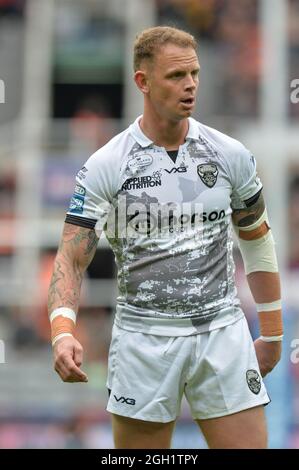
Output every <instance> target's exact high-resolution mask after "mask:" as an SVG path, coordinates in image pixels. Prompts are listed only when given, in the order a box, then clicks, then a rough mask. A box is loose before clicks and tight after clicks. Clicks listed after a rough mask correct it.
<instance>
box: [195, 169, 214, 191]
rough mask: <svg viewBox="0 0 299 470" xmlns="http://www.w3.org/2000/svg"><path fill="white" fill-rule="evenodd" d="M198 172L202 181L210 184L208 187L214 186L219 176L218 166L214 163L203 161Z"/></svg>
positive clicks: (207, 184)
mask: <svg viewBox="0 0 299 470" xmlns="http://www.w3.org/2000/svg"><path fill="white" fill-rule="evenodd" d="M197 173H198V176H199V177H200V179H201V181H202V182H203V183H204V184H205V185H206V186H208V188H212V187H213V186H214V185H215V183H216V181H217V176H218V168H217V166H216V165H215V164H214V163H202V164H201V165H197Z"/></svg>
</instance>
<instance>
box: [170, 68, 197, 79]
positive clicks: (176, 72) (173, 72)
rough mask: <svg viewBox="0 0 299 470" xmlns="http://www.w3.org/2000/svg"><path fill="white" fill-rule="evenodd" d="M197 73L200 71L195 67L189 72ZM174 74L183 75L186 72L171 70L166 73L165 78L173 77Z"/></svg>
mask: <svg viewBox="0 0 299 470" xmlns="http://www.w3.org/2000/svg"><path fill="white" fill-rule="evenodd" d="M199 71H200V67H196V68H194V69H193V70H191V73H194V72H197V73H199ZM175 74H180V75H185V74H186V70H183V69H179V68H178V69H173V70H171V71H170V72H168V73H167V74H166V77H170V76H171V75H175Z"/></svg>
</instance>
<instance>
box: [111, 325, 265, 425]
mask: <svg viewBox="0 0 299 470" xmlns="http://www.w3.org/2000/svg"><path fill="white" fill-rule="evenodd" d="M107 387H108V389H109V390H110V391H111V392H110V396H109V401H108V405H107V410H108V411H110V412H111V413H115V414H117V415H121V416H128V417H130V418H134V419H140V420H144V421H156V422H161V423H167V422H169V421H173V420H175V419H176V418H177V417H178V416H179V414H180V407H181V401H182V397H183V394H185V396H186V399H187V401H188V402H189V405H190V408H191V414H192V417H193V418H194V419H208V418H216V417H219V416H225V415H229V414H232V413H236V412H238V411H241V410H245V409H248V408H252V407H254V406H258V405H264V404H267V403H269V401H270V399H269V397H268V394H267V391H266V388H265V385H264V383H263V380H262V378H261V375H260V370H259V366H258V362H257V358H256V354H255V349H254V345H253V341H252V338H251V335H250V332H249V329H248V325H247V321H246V319H245V318H242V319H240V320H238V321H237V322H235V323H233V324H231V325H228V326H225V327H223V328H220V329H217V330H213V331H210V332H207V333H201V334H198V335H192V336H177V337H176V336H173V337H168V336H155V335H148V334H144V333H138V332H132V331H127V330H123V329H120V328H119V327H117V326H116V325H114V327H113V332H112V341H111V345H110V352H109V362H108V379H107Z"/></svg>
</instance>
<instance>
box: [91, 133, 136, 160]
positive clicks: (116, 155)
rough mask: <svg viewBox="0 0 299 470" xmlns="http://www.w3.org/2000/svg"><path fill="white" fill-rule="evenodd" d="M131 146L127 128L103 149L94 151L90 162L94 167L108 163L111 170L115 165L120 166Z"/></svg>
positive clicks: (132, 141) (132, 142)
mask: <svg viewBox="0 0 299 470" xmlns="http://www.w3.org/2000/svg"><path fill="white" fill-rule="evenodd" d="M133 145H134V140H133V138H132V136H131V134H130V128H127V129H125V130H124V131H122V132H120V133H119V134H117V135H115V136H114V137H112V139H110V140H109V141H108V142H107V143H106V144H105V145H103V147H101V148H99V149H98V150H96V152H94V153H93V154H92V155H91V157H90V161H91V163H92V164H93V165H96V166H97V165H101V166H102V165H104V164H105V163H108V164H109V165H111V168H115V165H116V166H118V164H121V162H122V160H123V159H124V158H125V156H126V155H127V154H128V153H129V151H130V148H131V147H132V146H133Z"/></svg>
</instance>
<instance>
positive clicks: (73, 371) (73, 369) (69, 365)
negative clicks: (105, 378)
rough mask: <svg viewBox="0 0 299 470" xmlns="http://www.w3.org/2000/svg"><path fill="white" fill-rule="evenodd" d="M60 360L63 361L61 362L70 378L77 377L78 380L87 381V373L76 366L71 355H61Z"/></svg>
mask: <svg viewBox="0 0 299 470" xmlns="http://www.w3.org/2000/svg"><path fill="white" fill-rule="evenodd" d="M61 360H62V361H63V364H64V366H65V367H66V369H67V370H68V373H69V377H70V378H74V379H78V381H80V382H87V381H88V378H87V375H86V374H85V373H84V372H83V371H82V370H81V369H79V367H78V366H76V364H75V362H74V361H73V359H72V358H71V356H63V357H62V358H61Z"/></svg>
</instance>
